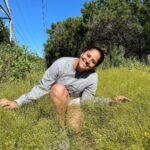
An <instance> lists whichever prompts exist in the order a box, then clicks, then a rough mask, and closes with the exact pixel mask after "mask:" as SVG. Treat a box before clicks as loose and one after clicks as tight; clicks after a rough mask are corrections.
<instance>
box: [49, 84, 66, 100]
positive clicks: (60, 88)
mask: <svg viewBox="0 0 150 150" xmlns="http://www.w3.org/2000/svg"><path fill="white" fill-rule="evenodd" d="M50 95H53V96H55V97H63V96H68V91H67V89H66V87H65V86H64V85H63V84H60V83H57V84H54V85H53V86H52V88H51V91H50Z"/></svg>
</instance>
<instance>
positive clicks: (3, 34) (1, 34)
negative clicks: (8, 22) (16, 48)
mask: <svg viewBox="0 0 150 150" xmlns="http://www.w3.org/2000/svg"><path fill="white" fill-rule="evenodd" d="M2 42H6V43H9V31H8V28H7V27H5V25H4V23H3V21H2V20H1V19H0V43H2Z"/></svg>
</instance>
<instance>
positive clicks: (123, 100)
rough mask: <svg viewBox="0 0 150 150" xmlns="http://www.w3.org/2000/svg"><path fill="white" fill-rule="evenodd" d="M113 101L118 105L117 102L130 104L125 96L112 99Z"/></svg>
mask: <svg viewBox="0 0 150 150" xmlns="http://www.w3.org/2000/svg"><path fill="white" fill-rule="evenodd" d="M113 100H114V101H116V102H118V103H119V102H120V103H126V102H131V100H130V99H129V98H128V97H126V96H117V97H114V98H113Z"/></svg>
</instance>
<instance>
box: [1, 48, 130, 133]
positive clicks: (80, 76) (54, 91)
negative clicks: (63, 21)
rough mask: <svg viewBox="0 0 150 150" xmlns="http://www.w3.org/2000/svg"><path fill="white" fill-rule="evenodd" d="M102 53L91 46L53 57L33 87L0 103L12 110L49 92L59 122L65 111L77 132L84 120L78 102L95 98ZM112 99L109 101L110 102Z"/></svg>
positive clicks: (62, 123)
mask: <svg viewBox="0 0 150 150" xmlns="http://www.w3.org/2000/svg"><path fill="white" fill-rule="evenodd" d="M104 52H105V51H103V50H102V49H100V48H98V47H92V48H90V49H88V50H86V51H85V52H83V53H82V54H81V56H80V58H73V57H63V58H60V59H58V60H56V61H55V62H54V63H53V64H52V65H51V66H50V67H49V68H48V69H47V71H46V72H45V74H44V76H43V78H42V79H41V80H40V82H39V84H38V85H36V86H34V87H33V89H32V90H31V91H30V92H29V93H27V94H24V95H22V96H21V97H19V98H18V99H17V100H15V101H10V100H7V99H1V100H0V106H2V107H5V108H9V109H14V108H16V107H18V106H20V105H22V104H24V103H26V102H29V101H33V100H37V99H38V98H40V97H41V96H43V95H45V94H47V93H50V97H51V100H52V101H53V103H54V105H55V107H56V111H57V114H58V118H59V120H60V124H61V125H62V126H64V124H65V112H66V110H67V112H68V114H69V119H67V122H68V124H69V125H70V126H71V127H72V128H73V129H74V130H75V131H76V132H79V131H80V129H81V127H82V125H83V123H84V119H83V114H82V112H81V110H80V103H81V102H83V101H85V100H92V99H94V96H95V92H96V89H97V83H98V77H97V73H96V71H95V68H96V67H97V66H98V65H99V64H100V63H102V62H103V60H104ZM115 99H116V101H118V100H121V101H122V100H124V101H127V100H128V98H126V97H124V96H122V97H116V98H115ZM116 101H115V102H116ZM112 102H113V101H111V100H110V101H109V104H112ZM72 110H74V111H72ZM75 122H76V123H75Z"/></svg>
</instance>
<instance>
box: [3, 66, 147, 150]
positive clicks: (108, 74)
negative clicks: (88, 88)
mask: <svg viewBox="0 0 150 150" xmlns="http://www.w3.org/2000/svg"><path fill="white" fill-rule="evenodd" d="M98 74H99V84H98V90H97V96H104V97H114V96H117V95H125V96H127V97H129V98H130V99H131V100H132V102H131V103H126V104H120V105H117V106H104V105H100V104H99V105H98V104H97V103H85V104H83V105H82V109H83V112H84V114H85V118H86V123H85V126H84V129H83V131H82V132H81V133H78V134H75V133H73V132H72V131H71V130H69V129H68V128H67V127H66V128H65V129H62V128H60V126H59V124H58V120H57V118H56V114H55V111H54V106H53V104H52V103H51V101H50V99H49V96H48V95H46V96H44V97H43V98H41V99H40V100H39V101H37V102H34V103H30V104H26V105H24V106H22V107H20V108H17V109H16V110H5V109H3V108H0V149H3V150H12V149H17V150H20V149H23V150H24V149H25V150H26V149H27V150H28V149H39V150H58V149H67V147H66V148H65V147H63V146H62V144H61V143H62V142H63V141H66V140H67V144H68V147H69V150H101V149H102V150H124V149H126V150H148V149H149V147H150V103H149V100H150V73H149V72H145V71H141V70H137V69H130V70H129V69H127V68H113V69H108V70H99V71H98ZM41 76H42V73H39V74H37V73H35V74H33V75H32V76H31V75H29V77H28V79H27V80H26V81H15V82H13V83H5V84H3V85H0V98H2V97H7V98H9V99H12V100H14V99H16V98H18V96H20V95H21V94H23V93H24V92H28V91H30V89H31V87H32V86H33V85H34V84H35V83H37V81H38V79H40V77H41Z"/></svg>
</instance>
